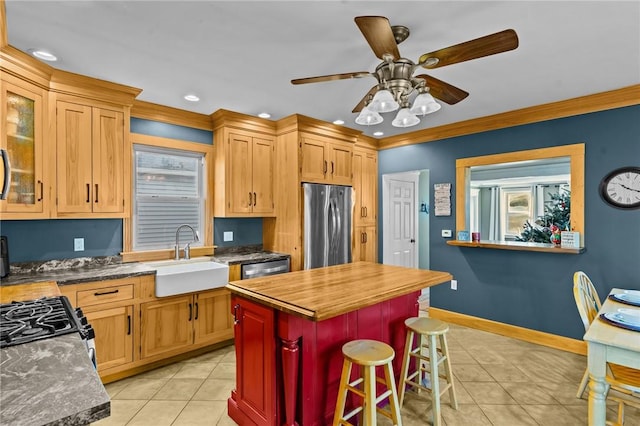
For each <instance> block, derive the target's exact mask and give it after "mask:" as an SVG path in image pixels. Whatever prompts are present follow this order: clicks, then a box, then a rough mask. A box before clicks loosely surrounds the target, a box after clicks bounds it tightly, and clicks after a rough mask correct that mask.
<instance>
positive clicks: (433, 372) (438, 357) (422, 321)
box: [399, 317, 458, 426]
mask: <svg viewBox="0 0 640 426" xmlns="http://www.w3.org/2000/svg"><path fill="white" fill-rule="evenodd" d="M404 324H405V325H406V326H407V329H408V330H407V341H406V343H405V347H404V358H403V360H402V370H401V371H400V384H399V386H400V392H399V399H400V406H401V407H402V405H403V403H404V393H405V388H406V387H407V385H409V386H412V387H414V388H416V389H417V391H418V392H420V390H424V391H427V392H430V393H431V405H432V411H433V424H434V425H435V426H438V425H440V424H442V420H441V415H440V397H441V396H442V394H444V393H445V392H446V391H447V390H448V391H449V397H450V398H451V406H452V407H453V408H454V409H456V410H457V409H458V400H457V399H456V392H455V389H454V387H453V376H452V374H451V362H450V360H449V348H448V346H447V337H446V333H447V331H449V326H448V325H447V323H445V322H442V321H440V320H437V319H434V318H426V317H421V318H417V317H413V318H409V319H407V320H406V321H405V322H404ZM416 334H417V335H418V339H416V340H417V345H416V346H415V347H414V344H413V341H414V336H415V335H416ZM436 338H439V340H440V347H438V345H437V339H436ZM423 348H424V349H426V350H427V354H426V355H423V351H422V349H423ZM411 357H414V358H416V359H417V364H416V371H415V372H413V373H411V374H410V375H408V373H409V363H410V361H411ZM442 363H444V374H442V373H441V372H439V371H438V366H439V365H440V364H442ZM427 367H429V368H428V369H427ZM427 373H429V380H430V381H431V386H430V388H429V387H426V386H425V385H424V382H423V380H424V379H425V378H426V377H427ZM440 378H442V379H445V380H446V382H447V384H446V386H444V387H443V388H442V390H441V389H440V381H439V379H440Z"/></svg>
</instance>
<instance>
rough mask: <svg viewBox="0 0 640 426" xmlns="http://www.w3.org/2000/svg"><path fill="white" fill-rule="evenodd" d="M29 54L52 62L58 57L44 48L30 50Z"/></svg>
mask: <svg viewBox="0 0 640 426" xmlns="http://www.w3.org/2000/svg"><path fill="white" fill-rule="evenodd" d="M31 54H32V55H33V56H35V57H36V58H38V59H42V60H43V61H49V62H54V61H57V60H58V58H57V57H56V55H54V54H53V53H49V52H47V51H46V50H31Z"/></svg>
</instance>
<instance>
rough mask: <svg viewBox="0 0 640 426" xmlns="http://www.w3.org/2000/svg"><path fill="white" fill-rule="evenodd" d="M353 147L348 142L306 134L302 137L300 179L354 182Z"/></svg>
mask: <svg viewBox="0 0 640 426" xmlns="http://www.w3.org/2000/svg"><path fill="white" fill-rule="evenodd" d="M352 161H353V147H352V144H350V143H348V142H341V141H335V140H331V139H330V138H326V137H322V136H315V135H305V134H303V135H302V136H301V138H300V180H301V181H302V182H316V183H330V184H334V185H351V184H352V174H353V171H352Z"/></svg>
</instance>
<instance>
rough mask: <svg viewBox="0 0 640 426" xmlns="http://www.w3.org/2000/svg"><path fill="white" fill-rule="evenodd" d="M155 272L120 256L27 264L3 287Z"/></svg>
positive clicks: (232, 261) (269, 255)
mask: <svg viewBox="0 0 640 426" xmlns="http://www.w3.org/2000/svg"><path fill="white" fill-rule="evenodd" d="M289 257H290V256H289V255H288V254H285V253H275V252H270V251H264V250H263V249H262V245H261V244H259V245H252V246H242V247H229V248H219V249H217V250H216V253H215V255H213V256H211V260H213V261H214V262H218V263H224V264H226V265H237V264H247V263H257V262H266V261H270V260H281V259H288V258H289ZM155 273H156V270H155V268H153V267H152V266H149V265H148V264H145V263H142V262H132V263H122V259H121V258H120V257H119V256H104V257H84V258H75V259H62V260H49V261H46V262H25V263H19V264H12V265H11V274H10V275H9V276H7V277H5V278H2V279H0V285H3V286H5V285H7V286H9V285H16V284H25V283H35V282H42V281H55V282H57V283H58V285H68V284H80V283H83V282H91V281H106V280H115V279H118V278H128V277H135V276H141V275H154V274H155Z"/></svg>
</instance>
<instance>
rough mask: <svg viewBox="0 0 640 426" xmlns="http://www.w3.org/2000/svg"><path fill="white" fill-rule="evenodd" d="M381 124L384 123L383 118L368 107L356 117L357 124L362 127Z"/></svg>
mask: <svg viewBox="0 0 640 426" xmlns="http://www.w3.org/2000/svg"><path fill="white" fill-rule="evenodd" d="M380 123H382V116H381V115H380V114H378V113H377V112H376V111H372V110H371V108H369V107H368V106H366V107H364V108H362V111H360V114H359V115H358V116H357V117H356V124H360V125H361V126H373V125H375V124H380Z"/></svg>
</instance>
